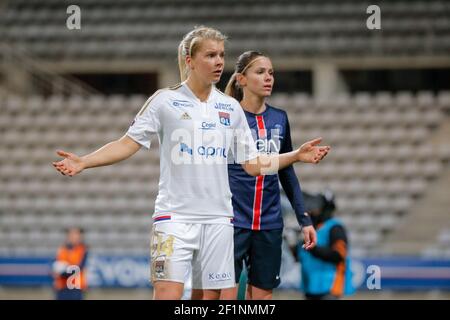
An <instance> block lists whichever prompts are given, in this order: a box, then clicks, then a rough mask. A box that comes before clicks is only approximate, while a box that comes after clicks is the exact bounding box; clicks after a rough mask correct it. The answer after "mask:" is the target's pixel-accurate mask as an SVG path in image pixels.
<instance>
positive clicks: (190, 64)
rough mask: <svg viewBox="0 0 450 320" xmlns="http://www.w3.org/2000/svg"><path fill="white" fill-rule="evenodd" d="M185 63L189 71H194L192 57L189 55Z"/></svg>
mask: <svg viewBox="0 0 450 320" xmlns="http://www.w3.org/2000/svg"><path fill="white" fill-rule="evenodd" d="M185 61H186V67H187V68H188V69H189V70H192V69H194V67H193V63H192V57H191V56H189V55H187V56H186V60H185Z"/></svg>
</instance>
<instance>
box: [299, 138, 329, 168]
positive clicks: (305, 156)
mask: <svg viewBox="0 0 450 320" xmlns="http://www.w3.org/2000/svg"><path fill="white" fill-rule="evenodd" d="M321 141H322V138H316V139H314V140H311V141H308V142H305V143H304V144H302V146H301V147H300V148H298V150H297V156H298V160H299V161H301V162H306V163H319V162H320V161H321V160H322V159H323V158H324V157H325V156H326V155H327V154H328V152H329V151H330V146H318V144H319V143H320V142H321Z"/></svg>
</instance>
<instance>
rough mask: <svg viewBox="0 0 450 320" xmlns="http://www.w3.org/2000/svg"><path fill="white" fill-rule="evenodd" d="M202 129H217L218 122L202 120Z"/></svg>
mask: <svg viewBox="0 0 450 320" xmlns="http://www.w3.org/2000/svg"><path fill="white" fill-rule="evenodd" d="M200 129H202V130H215V129H216V123H215V122H206V121H203V122H202V126H201V127H200Z"/></svg>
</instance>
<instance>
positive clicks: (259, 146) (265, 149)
mask: <svg viewBox="0 0 450 320" xmlns="http://www.w3.org/2000/svg"><path fill="white" fill-rule="evenodd" d="M255 145H256V150H258V152H261V153H280V141H279V140H277V139H270V140H268V139H257V140H256V141H255Z"/></svg>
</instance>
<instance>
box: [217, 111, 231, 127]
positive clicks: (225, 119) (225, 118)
mask: <svg viewBox="0 0 450 320" xmlns="http://www.w3.org/2000/svg"><path fill="white" fill-rule="evenodd" d="M219 120H220V123H221V124H223V125H224V126H227V127H229V126H230V124H231V122H230V114H229V113H227V112H219Z"/></svg>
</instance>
